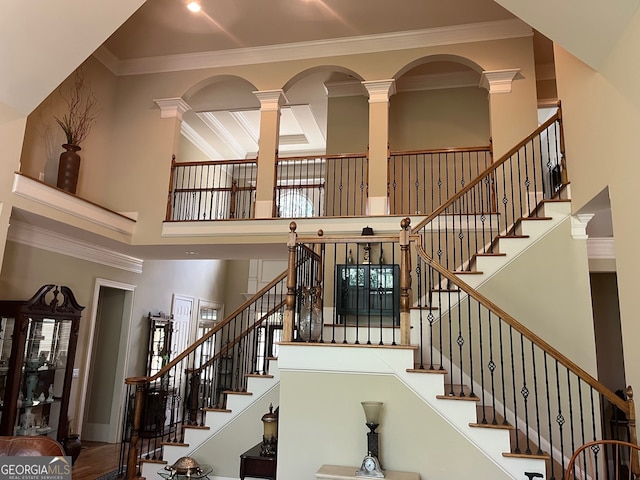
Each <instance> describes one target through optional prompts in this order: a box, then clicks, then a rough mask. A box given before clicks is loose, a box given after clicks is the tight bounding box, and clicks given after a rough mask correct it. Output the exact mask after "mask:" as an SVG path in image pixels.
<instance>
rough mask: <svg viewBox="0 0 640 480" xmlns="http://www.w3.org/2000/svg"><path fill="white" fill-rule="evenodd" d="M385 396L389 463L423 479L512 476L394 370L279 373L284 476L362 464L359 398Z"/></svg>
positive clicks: (285, 479) (384, 448) (384, 450)
mask: <svg viewBox="0 0 640 480" xmlns="http://www.w3.org/2000/svg"><path fill="white" fill-rule="evenodd" d="M367 400H374V401H382V402H384V405H383V413H382V417H381V423H380V427H379V428H378V432H379V439H380V442H381V445H380V458H381V461H382V463H383V466H384V468H385V469H388V470H400V471H409V472H418V473H420V475H421V478H423V479H429V480H460V479H462V478H469V475H470V473H469V472H470V469H472V471H473V478H485V479H489V478H490V479H492V480H498V479H502V478H507V476H506V475H505V474H504V472H502V471H501V470H499V469H498V468H497V467H496V466H495V464H493V463H492V462H491V461H490V460H488V459H487V458H486V457H485V456H484V455H483V454H481V453H480V452H479V451H478V450H477V449H476V448H475V447H474V446H472V445H470V444H469V443H468V442H467V441H466V440H465V439H464V438H463V437H462V436H461V435H460V434H459V433H458V432H457V431H456V430H454V429H453V428H452V427H451V426H450V425H449V424H448V423H447V422H445V421H444V420H443V419H442V417H440V416H439V415H438V414H436V413H435V412H434V411H433V410H432V409H431V407H429V406H428V405H427V404H425V403H424V402H423V401H422V400H421V399H419V398H418V397H417V396H416V395H415V394H414V393H413V392H411V391H410V390H409V389H408V388H407V387H406V386H405V385H403V384H402V383H401V382H400V381H399V380H397V379H396V378H395V377H393V376H388V375H359V374H340V373H301V372H290V371H287V372H284V371H281V373H280V423H279V427H280V434H279V440H278V441H279V454H278V455H279V456H278V479H279V480H289V479H294V478H295V479H304V478H313V475H314V473H315V472H316V471H317V470H318V469H319V468H320V467H321V466H322V465H323V464H329V465H345V466H353V467H354V468H355V467H358V466H359V465H360V463H361V462H362V458H363V457H364V455H365V454H366V453H367V452H366V450H367V444H366V439H367V437H366V432H367V431H368V429H367V427H366V426H365V418H364V412H363V410H362V406H361V405H360V402H362V401H367Z"/></svg>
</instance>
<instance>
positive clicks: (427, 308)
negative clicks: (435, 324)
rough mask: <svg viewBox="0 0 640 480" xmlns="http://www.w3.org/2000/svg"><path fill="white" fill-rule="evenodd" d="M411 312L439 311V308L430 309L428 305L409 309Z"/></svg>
mask: <svg viewBox="0 0 640 480" xmlns="http://www.w3.org/2000/svg"><path fill="white" fill-rule="evenodd" d="M409 309H410V310H439V308H438V307H429V306H427V305H423V306H421V307H413V306H412V307H409Z"/></svg>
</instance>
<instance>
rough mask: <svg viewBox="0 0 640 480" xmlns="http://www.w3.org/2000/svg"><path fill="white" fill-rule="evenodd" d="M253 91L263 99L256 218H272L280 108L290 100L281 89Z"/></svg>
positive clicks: (261, 103) (261, 100)
mask: <svg viewBox="0 0 640 480" xmlns="http://www.w3.org/2000/svg"><path fill="white" fill-rule="evenodd" d="M253 93H254V95H255V96H256V97H258V100H260V139H259V140H258V175H257V181H256V204H255V218H271V217H272V216H273V189H274V187H275V182H276V178H275V165H276V157H277V155H278V143H279V137H280V108H281V107H282V105H283V104H284V103H286V102H287V97H285V95H284V92H283V91H282V90H263V91H256V92H253Z"/></svg>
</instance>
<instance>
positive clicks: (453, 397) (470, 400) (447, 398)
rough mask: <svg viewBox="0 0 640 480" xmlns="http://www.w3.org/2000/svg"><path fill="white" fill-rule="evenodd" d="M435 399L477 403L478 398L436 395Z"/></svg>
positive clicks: (472, 396)
mask: <svg viewBox="0 0 640 480" xmlns="http://www.w3.org/2000/svg"><path fill="white" fill-rule="evenodd" d="M436 398H437V399H439V400H466V401H468V402H479V401H480V398H478V397H476V396H475V395H465V396H464V397H461V396H460V395H456V394H454V395H449V394H447V395H436Z"/></svg>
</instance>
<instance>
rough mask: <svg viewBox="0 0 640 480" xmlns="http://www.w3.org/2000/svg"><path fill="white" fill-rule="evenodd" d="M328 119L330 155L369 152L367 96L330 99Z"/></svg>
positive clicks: (328, 147)
mask: <svg viewBox="0 0 640 480" xmlns="http://www.w3.org/2000/svg"><path fill="white" fill-rule="evenodd" d="M327 117H328V120H327V154H328V155H337V154H341V153H364V152H366V151H367V147H368V145H369V104H368V103H367V97H366V96H364V95H362V96H349V97H334V98H329V103H328V112H327Z"/></svg>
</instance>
